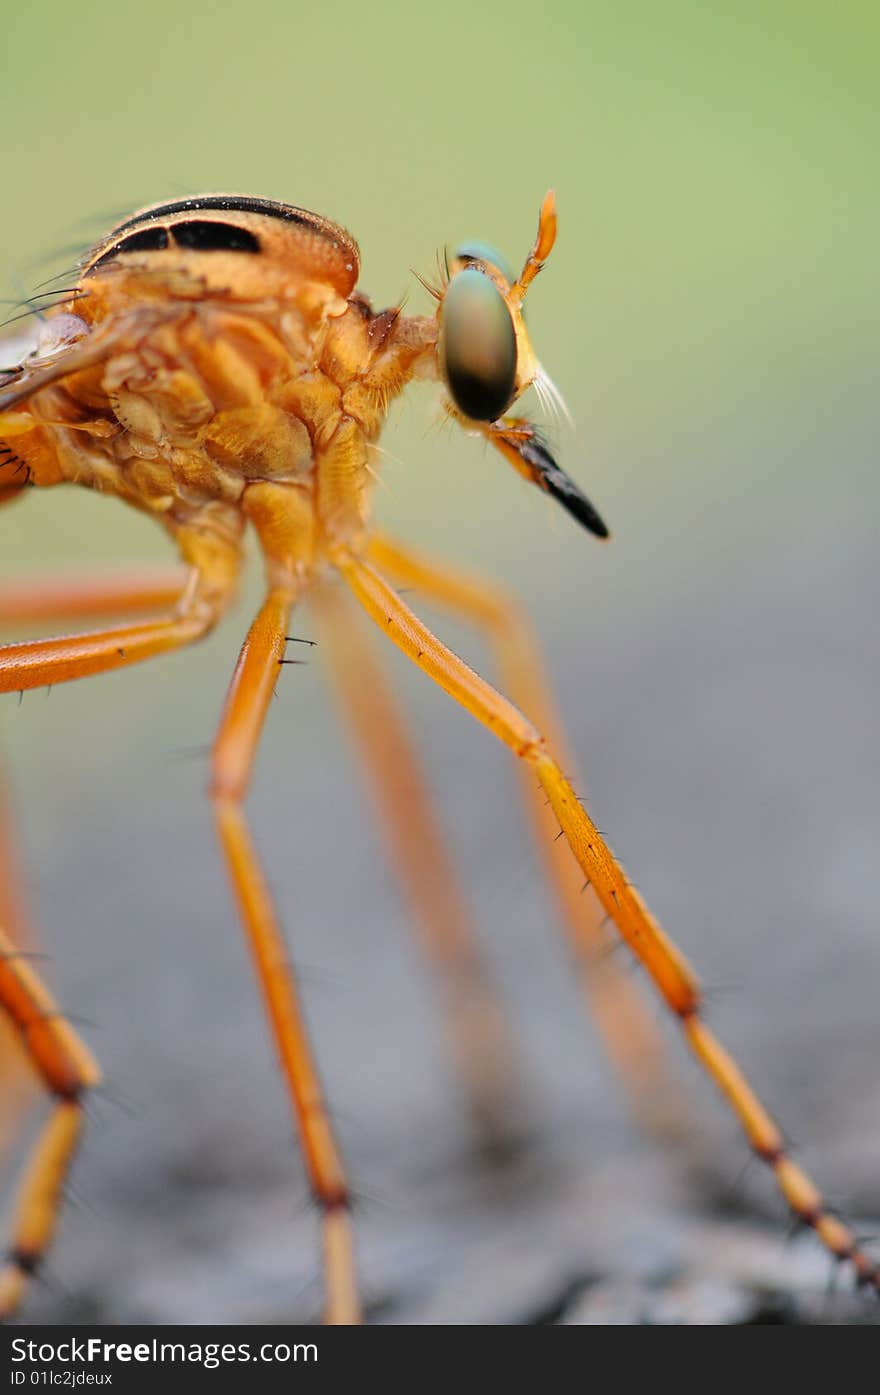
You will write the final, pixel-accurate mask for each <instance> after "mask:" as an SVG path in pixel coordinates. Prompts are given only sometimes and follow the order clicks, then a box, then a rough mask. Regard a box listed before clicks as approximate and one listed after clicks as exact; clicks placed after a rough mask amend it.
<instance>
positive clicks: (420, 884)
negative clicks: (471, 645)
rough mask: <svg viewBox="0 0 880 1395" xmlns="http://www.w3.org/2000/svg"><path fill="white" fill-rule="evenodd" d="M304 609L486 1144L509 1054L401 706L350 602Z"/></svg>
mask: <svg viewBox="0 0 880 1395" xmlns="http://www.w3.org/2000/svg"><path fill="white" fill-rule="evenodd" d="M313 604H314V605H315V608H316V610H317V614H318V617H319V620H320V622H321V636H322V639H324V640H325V644H324V645H323V646H322V652H326V653H327V656H328V658H329V666H330V674H331V678H332V680H333V687H334V690H335V692H336V695H337V698H338V701H339V705H340V709H341V712H342V715H343V717H344V719H345V722H346V724H347V726H348V728H349V731H350V733H351V736H352V740H353V743H354V747H355V750H356V752H357V755H358V756H359V757H360V760H361V763H362V765H363V768H364V771H365V774H366V777H367V781H368V784H369V787H370V791H371V793H372V796H373V801H374V804H375V807H376V810H377V813H378V815H379V818H380V822H381V825H382V828H383V831H384V834H385V841H386V844H387V847H388V850H389V853H390V855H391V858H392V862H393V864H394V867H395V869H396V871H397V875H398V878H399V880H400V882H401V885H402V886H403V889H404V892H405V894H406V897H407V900H408V902H409V905H410V908H411V912H412V915H413V919H414V921H415V924H416V926H417V927H418V929H419V931H420V934H421V940H422V945H423V949H424V952H425V954H426V956H427V958H428V960H429V962H430V963H431V964H432V965H433V966H434V967H435V968H436V969H437V971H438V973H439V974H440V976H441V980H442V984H443V987H444V989H445V994H446V998H447V1002H448V1009H449V1018H448V1035H449V1039H450V1045H451V1050H452V1053H453V1056H454V1059H455V1061H456V1064H457V1066H458V1069H459V1072H460V1074H461V1077H462V1079H463V1081H464V1084H465V1088H466V1090H467V1095H468V1099H469V1102H470V1105H471V1112H472V1114H473V1116H474V1119H475V1121H476V1123H477V1125H478V1127H479V1128H480V1131H481V1133H482V1134H483V1135H484V1136H485V1138H486V1140H487V1142H488V1143H489V1144H490V1145H495V1146H497V1145H498V1144H500V1143H503V1142H504V1140H505V1136H506V1135H507V1133H508V1130H509V1127H510V1106H511V1100H512V1097H513V1080H512V1072H511V1063H512V1058H513V1051H512V1046H511V1042H510V1039H509V1034H508V1031H507V1025H506V1022H505V1020H504V1017H503V1014H502V1012H501V1008H500V1006H499V1003H498V1001H497V998H496V996H495V994H494V993H493V991H492V988H491V985H490V983H489V980H488V977H487V973H486V968H485V964H484V962H483V958H482V955H481V954H480V950H479V946H478V944H477V939H476V934H475V931H474V926H473V923H472V920H471V916H470V913H469V910H468V907H467V905H466V903H465V901H464V898H463V896H462V893H461V890H460V888H459V885H458V882H457V879H456V876H455V869H454V866H453V863H452V859H451V856H450V853H449V850H448V847H447V845H446V840H445V838H444V836H443V832H442V829H441V828H440V824H439V822H438V820H437V816H436V814H435V812H434V809H433V806H432V803H431V799H430V795H429V792H428V788H427V784H426V781H425V777H424V773H423V771H422V768H421V765H420V762H419V759H418V754H417V752H416V749H415V746H414V743H413V741H412V738H411V736H410V733H409V731H408V729H407V723H406V719H405V717H404V714H403V713H402V711H401V708H400V704H399V703H398V701H397V698H396V696H395V694H394V692H393V690H392V688H391V686H390V684H389V683H388V682H387V680H386V678H385V675H384V673H383V671H382V667H381V665H380V664H379V663H378V660H377V657H376V654H375V652H374V646H373V645H372V644H371V643H370V642H369V641H368V638H367V636H366V635H365V634H364V632H363V622H362V621H361V619H360V617H359V616H354V617H352V615H351V610H350V602H347V601H346V598H344V597H342V596H340V595H339V594H338V592H337V591H335V590H333V589H332V588H331V587H329V586H325V587H323V588H321V590H320V591H318V592H317V593H316V595H315V597H314V601H313Z"/></svg>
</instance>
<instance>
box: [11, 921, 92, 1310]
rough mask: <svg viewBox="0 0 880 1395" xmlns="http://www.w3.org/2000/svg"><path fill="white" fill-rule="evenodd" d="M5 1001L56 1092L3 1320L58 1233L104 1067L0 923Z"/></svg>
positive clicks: (19, 1207) (24, 1195)
mask: <svg viewBox="0 0 880 1395" xmlns="http://www.w3.org/2000/svg"><path fill="white" fill-rule="evenodd" d="M0 1005H2V1007H3V1008H4V1009H5V1011H6V1013H7V1015H8V1017H9V1019H10V1020H11V1022H12V1023H13V1025H14V1027H15V1029H16V1031H17V1032H18V1034H19V1036H20V1038H21V1040H22V1043H23V1044H24V1047H25V1049H26V1051H27V1054H28V1056H29V1058H30V1060H31V1061H32V1063H33V1065H34V1066H35V1068H36V1070H37V1072H38V1074H39V1075H40V1077H41V1079H42V1080H43V1083H44V1084H45V1086H46V1088H47V1090H49V1091H50V1092H51V1094H52V1095H53V1096H54V1098H55V1106H54V1108H53V1110H52V1113H51V1114H50V1116H49V1120H48V1122H47V1124H46V1125H45V1127H44V1129H43V1132H42V1134H41V1135H40V1137H39V1139H38V1140H37V1144H36V1147H35V1148H34V1151H33V1153H32V1155H31V1157H30V1158H29V1160H28V1163H27V1166H26V1168H25V1171H24V1175H23V1177H22V1181H21V1186H20V1190H19V1194H18V1197H17V1200H16V1204H15V1211H14V1216H13V1222H12V1243H11V1245H10V1247H9V1252H8V1255H7V1258H6V1262H5V1264H4V1266H3V1268H2V1269H0V1320H2V1319H4V1318H8V1317H10V1316H11V1315H12V1313H14V1312H15V1310H16V1308H17V1307H18V1304H19V1302H20V1301H21V1298H22V1295H23V1293H24V1290H25V1288H26V1287H27V1283H28V1280H29V1279H30V1276H31V1275H32V1274H33V1273H34V1270H35V1269H36V1268H37V1265H38V1264H39V1263H40V1261H41V1259H42V1258H43V1256H44V1254H45V1252H46V1249H47V1247H48V1245H49V1243H50V1242H51V1240H52V1237H53V1235H54V1233H55V1229H56V1226H57V1223H58V1215H59V1212H60V1209H61V1201H62V1197H63V1191H64V1184H65V1181H66V1179H67V1175H68V1172H69V1169H70V1164H71V1162H72V1161H73V1156H74V1153H75V1152H76V1148H77V1144H78V1143H79V1140H80V1137H81V1134H82V1127H83V1109H82V1096H83V1094H84V1093H85V1091H86V1090H89V1089H92V1088H94V1086H95V1085H97V1084H98V1082H99V1081H100V1078H101V1072H100V1069H99V1067H98V1065H97V1063H96V1062H95V1060H94V1059H93V1058H92V1056H91V1055H90V1053H89V1051H88V1050H87V1049H86V1047H85V1046H84V1045H83V1043H82V1042H81V1041H80V1039H79V1037H78V1036H77V1035H76V1033H75V1032H74V1030H73V1028H72V1027H70V1026H69V1024H68V1023H67V1022H66V1021H65V1020H64V1018H63V1017H62V1016H61V1014H60V1013H59V1011H58V1008H57V1007H56V1005H55V1002H54V1000H53V999H52V996H51V994H50V993H49V992H48V990H47V989H46V988H45V987H44V986H43V984H42V982H41V981H40V979H39V978H38V976H37V974H36V973H35V972H34V970H33V969H32V968H31V967H30V965H29V964H28V963H27V962H26V961H25V959H24V958H23V957H22V953H21V950H20V949H18V948H17V946H16V945H15V944H13V942H12V940H10V939H9V937H8V935H6V934H5V932H4V931H3V930H0Z"/></svg>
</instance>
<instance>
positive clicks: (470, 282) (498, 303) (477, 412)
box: [439, 244, 517, 421]
mask: <svg viewBox="0 0 880 1395" xmlns="http://www.w3.org/2000/svg"><path fill="white" fill-rule="evenodd" d="M469 245H471V246H473V245H475V244H469ZM459 255H461V254H459ZM493 265H494V263H493ZM439 357H440V368H441V371H442V374H443V377H444V380H445V382H446V386H447V387H448V389H449V392H450V394H451V396H452V400H453V402H454V403H455V405H456V407H458V409H459V411H460V412H462V413H463V414H464V415H465V416H466V417H471V418H472V419H473V420H474V421H495V420H496V418H497V417H500V416H501V415H502V413H503V412H505V411H506V410H507V408H508V407H509V406H510V404H511V402H512V401H513V399H514V397H515V396H516V361H517V347H516V331H515V330H514V326H513V319H512V317H511V314H510V310H509V309H508V307H507V302H506V301H505V299H504V297H503V296H502V294H501V292H500V291H499V290H498V287H497V286H496V285H495V283H494V281H492V280H491V278H490V277H489V276H487V275H486V274H485V272H483V271H478V270H477V268H476V267H475V266H465V268H464V269H463V270H462V271H458V272H456V273H455V275H454V276H453V278H452V280H451V281H450V283H449V286H448V288H447V290H446V294H445V296H444V297H443V306H442V313H441V325H440V344H439Z"/></svg>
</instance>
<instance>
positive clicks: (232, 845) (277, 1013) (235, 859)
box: [211, 590, 360, 1324]
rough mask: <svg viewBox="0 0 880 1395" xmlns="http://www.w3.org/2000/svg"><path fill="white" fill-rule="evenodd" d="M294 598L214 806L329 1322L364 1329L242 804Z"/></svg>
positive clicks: (335, 1185) (259, 663)
mask: <svg viewBox="0 0 880 1395" xmlns="http://www.w3.org/2000/svg"><path fill="white" fill-rule="evenodd" d="M292 599H293V598H292V596H291V594H290V593H289V592H286V591H283V590H274V591H271V592H270V593H269V595H268V596H267V598H266V600H265V602H264V604H263V607H262V609H261V610H260V612H259V614H258V615H257V618H256V619H255V620H254V623H253V624H252V626H251V628H250V631H249V633H248V636H247V639H246V640H245V642H244V646H243V648H242V651H241V655H240V657H239V660H238V664H237V666H236V670H235V674H234V675H233V679H232V683H231V686H230V689H229V693H228V696H227V699H226V706H225V708H224V711H223V716H222V719H221V722H220V728H219V731H218V733H217V738H216V741H215V743H214V753H213V761H212V770H213V774H212V780H211V800H212V803H213V806H214V817H215V820H216V824H217V832H218V834H219V838H220V844H221V847H222V849H223V853H224V856H225V858H226V863H227V866H228V869H229V874H230V877H231V879H232V885H233V888H234V891H235V895H236V899H237V902H238V907H239V911H240V914H241V918H242V920H243V922H244V926H245V930H246V932H247V937H248V943H249V945H250V949H251V953H252V956H253V960H254V966H255V968H256V972H257V977H258V980H259V983H260V988H261V990H262V993H263V999H264V1002H265V1005H266V1011H267V1013H268V1015H269V1019H270V1021H271V1024H272V1029H273V1032H274V1036H275V1045H276V1047H277V1050H278V1055H279V1058H280V1061H281V1068H282V1071H283V1073H284V1078H285V1080H286V1082H287V1087H288V1090H289V1092H290V1096H291V1100H292V1103H293V1106H294V1113H295V1116H296V1121H297V1124H298V1127H299V1134H300V1139H301V1142H302V1148H303V1153H304V1156H305V1163H306V1169H307V1171H308V1175H309V1181H310V1183H311V1188H312V1193H313V1195H314V1197H315V1199H316V1201H317V1203H318V1205H319V1207H320V1209H321V1227H322V1232H323V1245H324V1270H325V1276H326V1313H325V1321H326V1322H327V1323H331V1324H350V1323H357V1322H359V1321H360V1304H359V1301H358V1294H357V1283H356V1277H355V1266H354V1243H353V1237H352V1228H351V1214H350V1198H349V1191H348V1184H347V1181H346V1177H345V1172H344V1170H343V1166H342V1161H341V1158H340V1154H339V1148H338V1146H337V1143H336V1139H335V1137H334V1134H333V1128H332V1126H331V1123H330V1117H329V1113H328V1110H327V1105H326V1102H325V1099H324V1094H323V1090H322V1088H321V1082H320V1080H319V1078H318V1071H317V1067H316V1065H315V1061H314V1057H313V1054H312V1048H311V1045H310V1043H309V1038H308V1033H307V1031H306V1026H305V1022H304V1019H303V1014H302V1008H301V1006H300V1002H299V997H298V994H297V990H296V984H295V981H294V977H293V971H292V969H291V965H290V962H289V959H288V956H287V951H286V948H285V944H284V938H283V936H282V934H281V928H280V926H279V924H278V918H277V915H276V913H275V907H274V905H273V904H272V898H271V894H270V892H269V888H268V886H267V885H266V880H265V877H264V875H263V870H262V867H261V865H260V861H259V858H258V857H257V853H256V850H255V848H254V845H253V843H252V841H251V837H250V832H249V829H248V826H247V821H246V819H245V815H244V810H243V807H242V806H243V803H244V798H245V795H246V793H247V788H248V784H249V782H250V776H251V770H252V768H253V762H254V756H255V754H256V749H257V744H258V742H259V739H260V734H261V732H262V729H263V724H264V722H265V719H266V711H267V709H268V706H269V703H270V701H271V699H272V694H273V692H274V690H275V684H276V682H277V679H278V674H279V671H280V670H279V665H280V663H281V660H282V659H283V657H284V650H285V635H286V634H287V629H288V624H289V621H290V613H291V609H292Z"/></svg>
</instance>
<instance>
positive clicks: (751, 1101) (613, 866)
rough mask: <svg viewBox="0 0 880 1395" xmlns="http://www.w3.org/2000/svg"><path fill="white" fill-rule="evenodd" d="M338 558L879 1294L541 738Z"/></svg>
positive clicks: (758, 1149) (798, 1208)
mask: <svg viewBox="0 0 880 1395" xmlns="http://www.w3.org/2000/svg"><path fill="white" fill-rule="evenodd" d="M335 562H336V565H337V567H338V568H339V570H340V571H341V572H342V573H343V575H344V576H345V578H346V580H347V582H348V584H349V586H350V587H351V588H352V590H353V592H354V594H355V595H356V596H357V598H358V600H359V601H360V602H361V604H362V605H363V606H364V608H365V610H366V611H367V613H368V614H369V615H370V616H371V617H372V618H373V620H374V621H375V622H376V624H377V625H379V626H380V628H381V629H382V630H384V631H385V633H386V634H387V635H388V637H389V638H390V639H391V640H393V642H394V643H395V644H396V645H397V646H398V648H399V649H401V650H402V651H403V653H405V654H406V655H407V656H408V657H409V658H410V659H412V660H413V662H414V663H416V664H417V665H418V667H419V668H421V669H422V670H423V672H425V673H427V674H428V675H429V677H431V678H433V679H434V681H435V682H436V683H438V684H439V686H440V687H441V688H443V689H444V690H445V691H446V692H447V693H449V694H450V696H451V697H453V698H455V699H456V701H457V702H459V703H460V704H461V705H462V706H463V707H464V708H466V710H467V711H469V712H470V713H471V714H472V715H473V716H474V717H476V718H477V720H478V721H480V722H482V723H483V725H484V726H486V727H488V729H489V730H490V731H492V732H494V734H495V735H496V736H497V737H498V738H499V739H500V740H501V741H503V742H504V743H505V745H507V746H509V747H510V749H511V750H512V751H513V752H514V753H515V754H516V755H517V756H518V757H519V758H520V759H521V760H523V761H525V762H526V763H527V764H528V765H529V767H531V769H533V770H534V772H535V774H536V776H537V778H538V780H539V782H540V784H541V786H542V788H543V789H544V791H545V793H546V795H547V797H548V799H549V800H550V804H551V806H552V808H553V812H554V813H555V815H556V818H557V820H558V822H559V826H560V828H561V829H562V831H563V832H564V834H565V836H566V838H567V840H568V843H569V845H570V847H571V849H572V851H573V853H574V855H575V857H576V858H577V861H578V863H579V865H580V867H581V869H582V871H583V873H584V875H585V876H586V877H587V879H588V881H590V882H591V884H592V886H593V888H594V889H595V892H596V895H597V896H598V898H599V901H600V903H601V905H602V907H603V909H604V910H605V912H606V914H607V915H609V916H610V917H611V920H612V921H613V923H614V925H615V926H616V927H617V930H618V931H619V933H620V935H621V938H622V939H624V940H625V941H626V943H627V944H628V945H629V947H630V949H631V950H632V952H633V954H634V955H635V956H636V958H637V959H638V960H639V962H640V963H641V964H642V965H643V967H644V968H645V969H646V970H647V972H648V974H649V975H650V977H651V979H652V981H653V983H654V985H655V987H656V988H657V989H658V991H659V993H660V994H661V996H662V997H663V998H664V1000H665V1001H666V1003H667V1005H668V1006H669V1008H670V1009H671V1010H672V1012H673V1013H674V1014H675V1016H676V1017H677V1018H678V1020H679V1022H680V1024H681V1028H682V1031H683V1033H684V1037H685V1040H686V1042H687V1044H688V1046H689V1047H690V1049H691V1051H692V1052H693V1053H694V1055H695V1056H696V1058H697V1060H698V1061H699V1062H700V1064H701V1065H702V1067H703V1069H704V1070H705V1071H706V1073H707V1075H708V1076H709V1077H710V1079H711V1080H713V1081H714V1083H715V1085H716V1086H717V1087H718V1089H719V1090H720V1091H721V1093H722V1095H723V1096H724V1097H725V1099H726V1100H727V1102H728V1104H729V1105H730V1107H731V1109H732V1110H733V1111H734V1113H735V1114H736V1116H737V1118H738V1119H739V1122H740V1125H741V1127H742V1129H743V1132H744V1133H745V1136H746V1139H747V1140H748V1142H749V1144H750V1145H751V1147H752V1149H753V1150H754V1152H755V1153H756V1155H757V1156H758V1157H759V1158H760V1159H761V1161H762V1162H764V1163H766V1164H767V1166H768V1167H769V1168H771V1170H772V1171H773V1173H774V1175H775V1177H776V1181H777V1184H778V1186H779V1190H780V1192H781V1193H782V1195H783V1196H784V1198H785V1200H786V1201H787V1203H788V1205H789V1206H790V1207H791V1209H792V1211H793V1212H794V1214H795V1215H796V1216H797V1217H798V1218H799V1220H801V1221H802V1222H803V1223H804V1224H806V1225H809V1226H811V1227H812V1228H813V1229H814V1230H815V1232H816V1234H817V1235H818V1236H819V1238H820V1239H821V1241H822V1242H823V1244H824V1245H825V1246H826V1247H827V1249H828V1250H829V1251H830V1252H831V1253H832V1254H833V1255H835V1256H836V1258H837V1259H839V1260H848V1261H850V1262H851V1263H852V1265H853V1267H854V1269H855V1272H856V1276H857V1278H858V1280H859V1281H860V1282H861V1283H867V1284H871V1285H872V1286H873V1287H874V1288H875V1289H877V1290H878V1291H880V1269H878V1266H877V1265H876V1264H875V1263H874V1261H873V1260H872V1259H871V1258H870V1257H869V1256H868V1255H867V1254H866V1253H865V1252H864V1250H863V1249H862V1248H861V1247H860V1245H859V1243H858V1240H857V1238H856V1236H855V1235H854V1233H853V1231H852V1230H851V1229H850V1228H849V1227H848V1226H847V1225H845V1224H844V1222H843V1221H841V1220H839V1219H838V1218H837V1216H835V1215H834V1214H833V1213H832V1212H831V1211H830V1210H829V1208H828V1206H827V1203H826V1202H825V1201H824V1199H823V1197H822V1194H821V1193H820V1192H819V1190H818V1189H817V1187H816V1186H815V1184H814V1183H813V1182H812V1180H811V1179H810V1178H809V1177H808V1176H807V1174H806V1173H805V1172H804V1171H803V1169H802V1168H800V1167H799V1166H798V1165H797V1164H796V1163H795V1162H794V1161H793V1160H792V1159H791V1158H790V1157H789V1155H788V1151H787V1147H786V1142H785V1138H784V1136H783V1134H782V1131H781V1130H780V1128H779V1127H778V1125H777V1124H776V1123H775V1121H774V1120H773V1119H772V1118H771V1116H770V1115H769V1114H768V1112H767V1110H766V1109H765V1108H764V1105H763V1104H762V1103H761V1101H760V1100H759V1099H758V1097H757V1095H756V1094H755V1092H754V1090H753V1089H752V1087H751V1086H750V1084H749V1083H748V1081H747V1080H746V1078H745V1076H744V1075H743V1073H742V1071H741V1070H740V1068H739V1067H738V1066H737V1064H736V1062H735V1061H734V1060H733V1059H732V1057H731V1056H730V1055H729V1053H728V1052H727V1051H726V1050H725V1048H724V1047H723V1046H722V1045H721V1043H720V1042H719V1041H718V1039H717V1038H716V1037H715V1035H714V1034H713V1033H712V1032H711V1031H710V1029H709V1027H708V1026H707V1025H706V1024H705V1022H704V1021H703V1018H702V1008H701V999H700V989H699V984H698V982H697V979H696V976H695V974H694V972H693V970H692V969H691V967H690V965H689V964H688V962H687V960H686V959H685V957H684V956H683V955H682V953H681V952H680V950H679V949H678V948H677V947H676V946H675V944H673V942H672V941H671V940H670V939H669V937H668V936H667V935H666V934H665V932H664V931H663V930H662V929H661V927H660V925H659V924H658V922H657V921H656V920H655V919H654V917H653V916H652V915H651V913H650V911H649V910H648V908H647V906H646V905H645V903H644V901H643V900H642V898H641V896H640V895H639V893H638V892H637V891H636V889H635V887H634V886H633V885H632V884H631V882H629V881H628V879H627V876H626V873H625V872H624V870H623V868H622V866H621V864H620V863H619V862H618V861H617V859H616V858H615V857H614V854H613V853H612V852H611V851H610V849H609V848H608V846H607V844H606V843H605V841H604V839H603V838H602V836H601V834H600V833H599V830H598V829H597V828H596V826H595V824H594V823H593V822H592V820H591V819H590V817H589V815H588V814H587V813H586V811H585V810H584V808H583V807H582V805H581V804H580V802H579V801H578V798H577V795H576V794H575V792H574V790H573V789H572V787H571V785H570V784H569V783H568V781H567V780H566V778H565V776H564V774H563V772H562V770H561V769H560V767H559V765H558V763H557V762H556V760H554V758H553V757H552V756H551V755H550V754H549V752H548V750H547V748H546V744H545V741H544V738H543V736H542V735H541V733H540V732H539V731H538V730H537V728H535V727H534V726H532V724H531V722H529V721H528V720H527V718H525V717H524V716H523V714H522V713H521V712H520V711H518V709H517V708H516V707H514V706H513V704H512V703H511V702H509V701H508V700H507V698H505V697H502V696H501V694H500V693H498V692H496V691H495V689H494V688H492V687H491V686H490V684H488V683H486V682H485V680H484V679H482V678H480V677H479V675H478V674H476V673H474V671H473V669H471V668H469V667H468V665H467V664H466V663H464V661H463V660H462V659H460V658H458V656H457V655H455V654H453V653H452V651H451V650H450V649H448V648H447V647H446V646H445V645H444V644H442V643H441V642H440V640H438V639H437V638H436V636H435V635H433V634H432V633H431V631H430V630H429V629H428V628H427V626H426V625H424V624H423V623H422V621H421V620H419V619H418V617H417V616H416V615H414V614H413V612H412V611H411V610H410V609H409V607H408V606H407V605H406V604H405V602H404V601H403V600H402V599H401V598H400V596H399V595H397V593H396V592H395V591H394V590H393V589H392V588H391V587H390V586H389V585H388V583H387V582H386V581H385V580H384V579H383V578H382V576H381V575H380V574H379V573H378V572H377V571H375V570H374V569H373V568H372V567H371V566H370V565H369V564H368V563H367V562H364V561H363V560H362V559H360V558H359V557H356V556H355V555H354V554H353V553H351V552H348V551H343V550H341V549H340V550H338V551H337V553H336V554H335Z"/></svg>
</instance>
